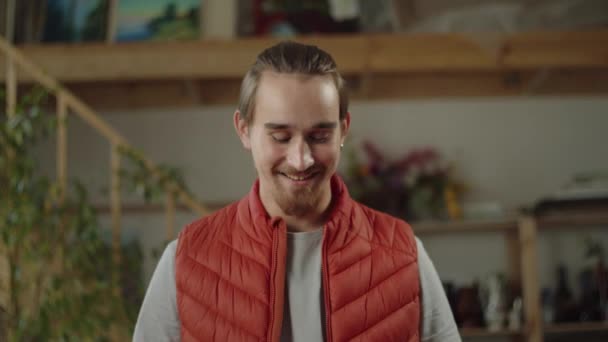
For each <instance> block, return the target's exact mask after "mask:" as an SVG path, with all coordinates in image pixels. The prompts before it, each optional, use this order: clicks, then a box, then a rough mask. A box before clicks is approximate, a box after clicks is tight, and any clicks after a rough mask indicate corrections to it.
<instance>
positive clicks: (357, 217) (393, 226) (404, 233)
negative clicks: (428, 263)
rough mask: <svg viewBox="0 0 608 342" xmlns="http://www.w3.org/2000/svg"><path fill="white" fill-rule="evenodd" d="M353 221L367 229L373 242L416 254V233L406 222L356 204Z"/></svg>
mask: <svg viewBox="0 0 608 342" xmlns="http://www.w3.org/2000/svg"><path fill="white" fill-rule="evenodd" d="M353 221H354V222H357V223H358V224H361V225H362V226H364V227H366V228H367V229H368V230H369V234H370V236H372V237H373V240H375V241H377V242H380V243H382V244H384V245H386V244H389V245H390V246H391V247H393V248H394V249H398V250H403V251H408V252H411V253H413V254H416V251H417V243H416V237H415V236H414V231H413V230H412V227H411V226H410V225H409V224H408V223H407V222H405V221H404V220H402V219H400V218H397V217H395V216H392V215H389V214H387V213H383V212H381V211H378V210H375V209H372V208H370V207H368V206H366V205H363V204H361V203H359V202H355V203H354V206H353Z"/></svg>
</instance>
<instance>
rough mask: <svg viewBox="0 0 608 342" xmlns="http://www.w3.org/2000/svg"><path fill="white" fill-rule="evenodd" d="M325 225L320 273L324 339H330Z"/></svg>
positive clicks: (324, 228)
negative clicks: (323, 309) (321, 278)
mask: <svg viewBox="0 0 608 342" xmlns="http://www.w3.org/2000/svg"><path fill="white" fill-rule="evenodd" d="M326 231H327V229H326V227H323V241H322V243H321V274H322V277H323V280H322V283H323V299H324V304H325V314H324V316H325V317H324V319H325V341H328V342H329V341H331V340H332V338H331V324H330V322H329V316H330V311H329V310H330V305H329V303H330V302H329V283H328V281H329V271H328V270H327V267H326V265H327V262H326V261H327V247H326V243H325V237H326V234H325V233H326Z"/></svg>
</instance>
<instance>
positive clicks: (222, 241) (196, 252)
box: [176, 177, 420, 341]
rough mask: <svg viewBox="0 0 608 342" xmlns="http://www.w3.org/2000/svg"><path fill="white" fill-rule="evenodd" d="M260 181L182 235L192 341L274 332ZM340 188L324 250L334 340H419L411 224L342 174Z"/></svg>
mask: <svg viewBox="0 0 608 342" xmlns="http://www.w3.org/2000/svg"><path fill="white" fill-rule="evenodd" d="M257 186H258V185H257V184H256V185H254V188H253V189H252V192H251V193H250V194H249V195H248V196H247V197H245V198H244V199H243V200H241V201H240V202H237V203H235V204H233V205H231V206H229V207H227V208H225V209H223V210H220V211H219V212H218V213H216V214H214V215H212V216H210V217H208V218H206V219H203V220H200V221H198V222H195V223H193V224H191V225H189V226H188V227H187V228H186V229H185V230H184V231H182V234H180V239H179V244H178V252H177V254H176V270H177V272H176V277H177V279H176V281H177V288H178V310H179V314H180V317H181V316H182V315H185V317H184V319H183V320H182V338H183V339H184V340H194V339H199V340H213V341H228V340H247V341H250V340H251V341H260V340H264V339H266V338H267V335H268V333H269V331H267V330H268V324H269V323H270V321H271V320H272V317H270V314H271V309H272V308H271V307H270V305H269V303H270V300H271V298H270V287H271V284H270V279H271V278H270V277H271V273H272V272H273V271H274V270H273V269H271V267H270V265H271V248H272V247H271V246H272V233H271V232H272V225H273V224H275V221H273V220H271V219H270V218H269V217H267V214H265V212H264V211H263V206H262V205H261V202H260V201H259V198H258V197H257V188H256V187H257ZM332 191H333V193H334V194H337V196H338V197H337V201H336V203H337V204H336V207H335V208H334V209H333V211H332V213H331V214H330V220H329V221H328V224H327V226H326V229H325V233H324V252H323V255H324V260H326V261H327V264H325V265H324V267H326V268H327V270H328V273H329V279H328V282H327V284H325V287H326V289H327V292H328V298H329V304H330V307H329V313H328V314H329V320H330V322H331V325H332V329H331V335H332V336H328V338H329V339H330V340H332V341H347V340H361V341H371V340H382V341H416V340H418V339H419V337H418V336H419V325H420V317H419V315H420V303H419V297H420V289H419V279H418V272H417V271H418V270H417V260H416V256H417V254H416V250H415V240H414V237H413V234H412V232H411V228H410V227H409V226H408V225H407V224H406V223H405V222H403V221H399V220H396V219H394V218H392V217H390V216H388V215H385V214H382V213H378V212H376V211H374V210H372V209H369V208H367V207H364V206H362V205H360V204H358V203H356V202H354V201H352V200H351V199H350V197H348V192H347V191H346V188H345V187H344V185H343V183H342V182H341V180H339V179H338V178H337V177H335V179H333V180H332ZM184 252H185V253H184ZM226 267H228V268H226ZM252 290H253V291H252ZM278 300H281V299H278Z"/></svg>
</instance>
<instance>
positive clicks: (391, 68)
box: [23, 30, 608, 82]
mask: <svg viewBox="0 0 608 342" xmlns="http://www.w3.org/2000/svg"><path fill="white" fill-rule="evenodd" d="M480 37H482V38H480ZM295 40H297V41H301V42H304V43H309V44H315V45H318V46H319V47H321V48H323V49H326V50H327V51H328V52H330V53H331V54H332V55H333V56H334V58H335V59H336V61H337V63H338V66H339V69H340V70H341V72H342V73H343V74H360V73H363V72H371V73H405V72H468V71H504V70H537V69H542V68H574V69H580V68H583V69H586V68H608V30H599V31H591V32H538V33H518V34H514V35H509V36H498V35H486V36H485V38H484V36H483V35H482V34H475V35H466V34H401V35H397V34H377V35H350V36H347V35H342V36H339V35H335V36H307V37H299V38H296V39H295ZM278 41H279V40H278V39H274V38H249V39H237V40H203V41H187V42H162V43H161V42H138V43H128V44H127V43H120V44H111V45H107V44H99V43H97V44H78V45H67V44H66V45H48V46H40V45H39V46H24V47H23V51H24V53H25V54H26V55H27V56H29V57H30V58H32V60H34V61H35V62H36V63H37V64H39V65H41V66H42V67H43V68H44V69H45V70H47V71H48V72H49V73H50V74H51V75H53V76H55V77H57V78H58V79H59V80H61V81H69V82H74V81H84V82H91V81H132V80H154V79H185V78H187V79H217V78H240V77H242V76H243V75H244V73H245V71H246V70H247V69H248V68H249V66H250V65H251V64H252V63H253V62H254V60H255V56H256V55H257V54H258V53H260V52H261V51H262V50H263V49H264V48H267V47H269V46H271V45H273V44H275V43H277V42H278ZM109 61H111V63H110V62H109Z"/></svg>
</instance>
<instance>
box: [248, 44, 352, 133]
mask: <svg viewBox="0 0 608 342" xmlns="http://www.w3.org/2000/svg"><path fill="white" fill-rule="evenodd" d="M264 71H273V72H277V73H286V74H305V75H320V76H325V75H329V76H331V78H332V79H333V81H334V84H335V85H336V89H337V90H338V95H339V100H340V119H344V118H345V117H346V113H347V112H348V92H347V90H346V85H345V82H344V79H343V78H342V76H340V73H339V72H338V67H337V65H336V62H335V61H334V59H333V57H332V56H331V55H330V54H329V53H327V52H325V51H323V50H321V49H319V48H318V47H316V46H314V45H306V44H300V43H296V42H291V41H287V42H281V43H279V44H276V45H274V46H272V47H269V48H267V49H266V50H264V51H262V52H261V53H260V54H259V55H258V56H257V58H256V60H255V63H254V64H253V66H251V68H250V69H249V71H247V73H246V74H245V77H244V78H243V82H242V83H241V93H240V96H239V104H238V109H239V112H240V115H241V118H242V119H244V120H245V121H246V122H247V123H251V122H252V118H253V109H254V107H255V96H256V93H257V88H258V84H259V82H260V78H261V76H262V73H263V72H264Z"/></svg>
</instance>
